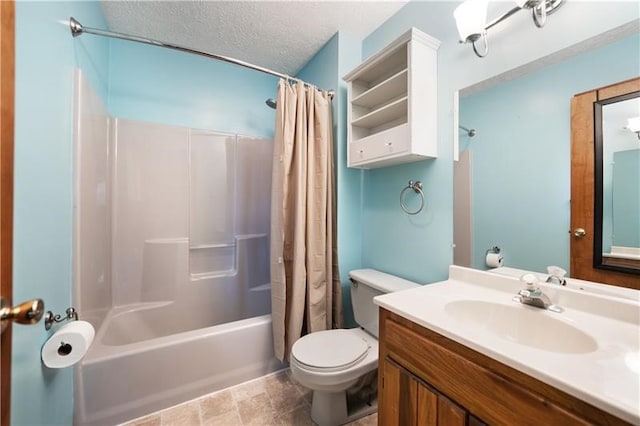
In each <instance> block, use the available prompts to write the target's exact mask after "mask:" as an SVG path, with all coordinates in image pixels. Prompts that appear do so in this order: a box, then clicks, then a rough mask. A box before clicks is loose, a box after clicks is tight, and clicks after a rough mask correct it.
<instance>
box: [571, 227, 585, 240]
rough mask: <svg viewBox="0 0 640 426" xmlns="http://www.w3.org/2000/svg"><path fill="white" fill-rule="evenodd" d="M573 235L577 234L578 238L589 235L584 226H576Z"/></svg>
mask: <svg viewBox="0 0 640 426" xmlns="http://www.w3.org/2000/svg"><path fill="white" fill-rule="evenodd" d="M573 235H575V236H576V237H578V238H582V237H584V236H585V235H587V231H585V230H584V228H576V229H574V230H573Z"/></svg>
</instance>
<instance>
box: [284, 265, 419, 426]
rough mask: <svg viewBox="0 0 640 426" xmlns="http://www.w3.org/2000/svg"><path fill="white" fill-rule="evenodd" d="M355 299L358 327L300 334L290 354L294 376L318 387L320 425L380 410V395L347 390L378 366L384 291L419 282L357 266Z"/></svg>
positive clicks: (315, 411) (315, 414)
mask: <svg viewBox="0 0 640 426" xmlns="http://www.w3.org/2000/svg"><path fill="white" fill-rule="evenodd" d="M349 275H350V277H351V282H352V286H351V300H352V304H353V309H354V316H355V319H356V322H357V323H358V324H359V325H360V327H358V328H352V329H341V330H326V331H319V332H315V333H311V334H308V335H306V336H303V337H301V338H300V339H298V340H297V341H296V342H295V343H294V345H293V347H292V349H291V355H290V360H289V362H290V368H291V374H292V376H293V378H294V379H295V380H296V381H297V382H299V383H300V384H302V385H303V386H305V387H307V388H309V389H312V390H313V402H312V405H311V418H312V419H313V421H314V422H316V423H317V424H318V425H320V426H334V425H340V424H344V423H348V422H351V421H353V420H355V419H357V418H360V417H363V416H365V415H368V414H370V413H373V412H375V411H376V410H377V405H376V403H375V400H373V401H367V402H368V403H364V402H363V403H361V404H359V405H356V404H352V405H351V406H350V405H349V404H348V401H347V390H348V389H350V388H351V387H352V386H354V385H355V384H356V383H357V382H358V381H359V379H360V378H361V377H362V376H364V375H365V374H367V373H370V372H372V371H374V370H376V369H377V368H378V339H377V336H378V307H377V306H376V305H375V304H374V303H373V298H374V297H375V296H378V295H382V294H385V293H389V292H392V291H399V290H404V289H408V288H414V287H416V286H417V285H418V284H415V283H412V282H410V281H406V280H403V279H401V278H398V277H394V276H392V275H389V274H385V273H383V272H379V271H375V270H372V269H362V270H357V271H352V272H351V273H350V274H349Z"/></svg>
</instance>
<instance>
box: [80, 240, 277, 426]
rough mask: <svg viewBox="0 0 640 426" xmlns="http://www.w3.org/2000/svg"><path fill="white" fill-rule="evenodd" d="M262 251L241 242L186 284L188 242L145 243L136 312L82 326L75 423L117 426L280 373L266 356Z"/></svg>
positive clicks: (267, 299) (128, 309)
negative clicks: (87, 329)
mask: <svg viewBox="0 0 640 426" xmlns="http://www.w3.org/2000/svg"><path fill="white" fill-rule="evenodd" d="M267 243H268V238H267V236H266V235H264V234H259V235H258V234H256V235H243V236H239V237H237V238H236V241H235V244H234V250H235V260H233V261H226V260H225V261H224V262H223V261H219V260H215V259H214V260H215V261H214V262H213V264H214V265H222V266H221V270H220V271H214V272H212V273H207V271H206V270H204V271H203V269H202V268H200V269H197V270H196V273H195V274H194V273H190V272H189V271H190V268H189V261H190V250H193V249H192V248H190V246H189V244H188V240H187V239H154V240H148V241H146V242H145V245H144V259H145V261H144V262H143V267H142V270H143V273H142V279H141V285H140V292H139V294H140V302H138V303H133V304H127V305H122V306H117V307H114V308H112V309H111V310H110V311H109V312H108V313H106V315H104V317H99V316H95V317H94V316H92V315H91V313H88V314H87V315H86V316H84V317H83V319H86V320H88V321H90V322H91V323H92V324H93V325H94V327H95V328H96V337H95V339H94V342H93V344H92V345H91V347H90V349H89V351H88V352H87V354H86V355H85V357H84V358H83V360H82V361H81V362H80V364H79V365H78V366H77V367H76V371H75V392H74V393H75V407H74V423H75V424H77V425H112V424H116V423H121V422H124V421H127V420H131V419H134V418H136V417H140V416H143V415H145V414H148V413H151V412H154V411H158V410H161V409H163V408H167V407H170V406H172V405H175V404H179V403H181V402H184V401H188V400H190V399H194V398H196V397H199V396H202V395H205V394H207V393H210V392H214V391H216V390H220V389H223V388H226V387H229V386H233V385H236V384H239V383H242V382H244V381H247V380H251V379H255V378H257V377H260V376H263V375H265V374H268V373H272V372H275V371H277V370H280V369H282V368H284V365H282V364H281V363H280V362H279V361H277V359H276V358H275V357H274V350H273V338H272V336H273V334H272V331H271V315H269V313H270V312H271V286H270V284H269V283H268V281H269V269H268V262H267V261H266V259H267V256H266V253H268V251H267ZM224 249H225V250H226V247H225V248H224ZM218 251H219V250H218V247H214V250H213V255H214V256H215V255H216V253H217V252H218ZM207 256H209V257H210V256H211V255H210V254H209V255H207ZM219 257H220V258H221V259H223V260H224V259H226V258H227V257H228V256H226V254H225V253H223V254H222V255H220V256H219ZM225 262H226V264H225ZM202 264H203V263H202V262H200V263H199V265H198V266H200V265H202ZM225 265H226V266H225ZM217 267H219V266H217ZM163 299H164V300H163ZM219 302H222V303H219Z"/></svg>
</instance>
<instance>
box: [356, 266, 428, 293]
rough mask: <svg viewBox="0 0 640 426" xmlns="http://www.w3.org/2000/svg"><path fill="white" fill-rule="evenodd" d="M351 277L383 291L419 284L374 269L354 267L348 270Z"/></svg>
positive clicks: (405, 288) (389, 291) (397, 289)
mask: <svg viewBox="0 0 640 426" xmlns="http://www.w3.org/2000/svg"><path fill="white" fill-rule="evenodd" d="M349 277H351V279H353V280H355V281H357V282H359V283H363V284H366V285H368V286H370V287H372V288H375V289H376V290H379V291H382V292H384V293H392V292H394V291H400V290H407V289H410V288H416V287H418V286H419V285H420V284H417V283H414V282H413V281H408V280H405V279H403V278H400V277H396V276H395V275H390V274H386V273H384V272H380V271H376V270H375V269H356V270H354V271H351V272H349Z"/></svg>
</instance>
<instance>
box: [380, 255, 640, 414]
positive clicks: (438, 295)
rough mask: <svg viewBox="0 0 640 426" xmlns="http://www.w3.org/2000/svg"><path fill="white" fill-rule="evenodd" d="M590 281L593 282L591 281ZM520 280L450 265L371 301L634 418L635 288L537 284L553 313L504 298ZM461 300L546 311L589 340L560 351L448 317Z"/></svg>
mask: <svg viewBox="0 0 640 426" xmlns="http://www.w3.org/2000/svg"><path fill="white" fill-rule="evenodd" d="M591 284H593V285H595V286H596V288H597V284H595V283H591ZM522 287H523V284H522V283H521V282H520V281H519V280H518V279H517V278H514V277H509V276H501V275H497V274H492V273H489V272H485V271H478V270H473V269H468V268H463V267H458V266H451V267H450V270H449V279H448V280H447V281H442V282H439V283H435V284H429V285H425V286H422V287H419V288H415V289H411V290H404V291H400V292H396V293H390V294H386V295H383V296H378V297H376V298H375V299H374V300H375V303H376V304H377V305H379V306H381V307H383V308H385V309H387V310H389V311H391V312H394V313H396V314H398V315H400V316H402V317H404V318H407V319H409V320H411V321H413V322H415V323H417V324H420V325H422V326H423V327H426V328H428V329H430V330H433V331H435V332H437V333H439V334H441V335H443V336H446V337H448V338H450V339H452V340H454V341H456V342H458V343H461V344H463V345H465V346H467V347H469V348H472V349H474V350H476V351H478V352H480V353H482V354H484V355H487V356H489V357H491V358H493V359H495V360H498V361H500V362H502V363H504V364H506V365H508V366H510V367H513V368H515V369H516V370H519V371H522V372H524V373H526V374H528V375H530V376H533V377H535V378H537V379H539V380H541V381H543V382H545V383H547V384H549V385H552V386H554V387H556V388H558V389H560V390H563V391H565V392H566V393H568V394H570V395H573V396H575V397H577V398H579V399H581V400H584V401H586V402H588V403H590V404H592V405H594V406H596V407H598V408H600V409H602V410H604V411H606V412H609V413H611V414H613V415H614V416H617V417H619V418H621V419H623V420H626V421H628V422H631V423H632V424H640V292H636V293H635V294H636V295H637V297H635V298H619V297H612V296H607V295H602V294H597V293H592V292H586V291H581V290H576V289H572V288H566V287H560V286H557V285H553V284H546V283H539V287H540V288H541V289H542V290H543V292H544V293H545V294H546V295H548V296H549V298H550V299H551V301H552V302H553V303H554V304H556V305H559V306H561V307H562V308H563V309H564V312H562V313H554V312H549V311H546V310H543V309H539V308H534V307H530V306H524V305H522V304H520V303H517V302H513V301H512V300H511V299H512V297H513V296H514V295H515V294H516V293H517V292H518V290H520V289H521V288H522ZM461 300H474V301H479V302H480V303H485V302H490V303H492V304H500V305H505V306H506V307H507V308H506V309H509V310H510V311H511V310H513V308H514V307H515V308H516V309H523V310H528V312H526V314H527V315H529V316H531V315H532V313H533V315H541V316H545V315H547V316H549V317H550V319H553V320H558V321H562V322H564V323H565V324H567V325H569V326H571V327H572V328H577V329H579V330H580V331H582V332H584V333H586V334H588V335H589V336H591V337H592V338H593V339H594V340H595V342H596V344H597V347H596V346H595V345H594V350H592V351H587V352H584V353H568V352H569V351H562V350H560V351H555V350H544V349H541V348H539V347H532V346H530V345H528V344H522V343H519V342H517V341H515V339H512V338H511V336H508V335H504V334H500V333H496V332H494V331H492V330H491V329H490V328H488V327H484V326H483V325H482V324H477V323H469V321H466V322H465V321H462V320H460V318H459V317H458V318H452V316H451V311H450V310H449V309H448V308H446V306H447V304H448V303H450V302H455V301H461ZM450 306H451V305H450ZM492 306H493V305H492ZM515 312H517V311H515ZM533 318H535V317H533ZM549 328H550V329H549V330H548V331H547V330H545V332H548V333H554V329H552V328H553V327H549ZM520 341H522V336H520Z"/></svg>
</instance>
